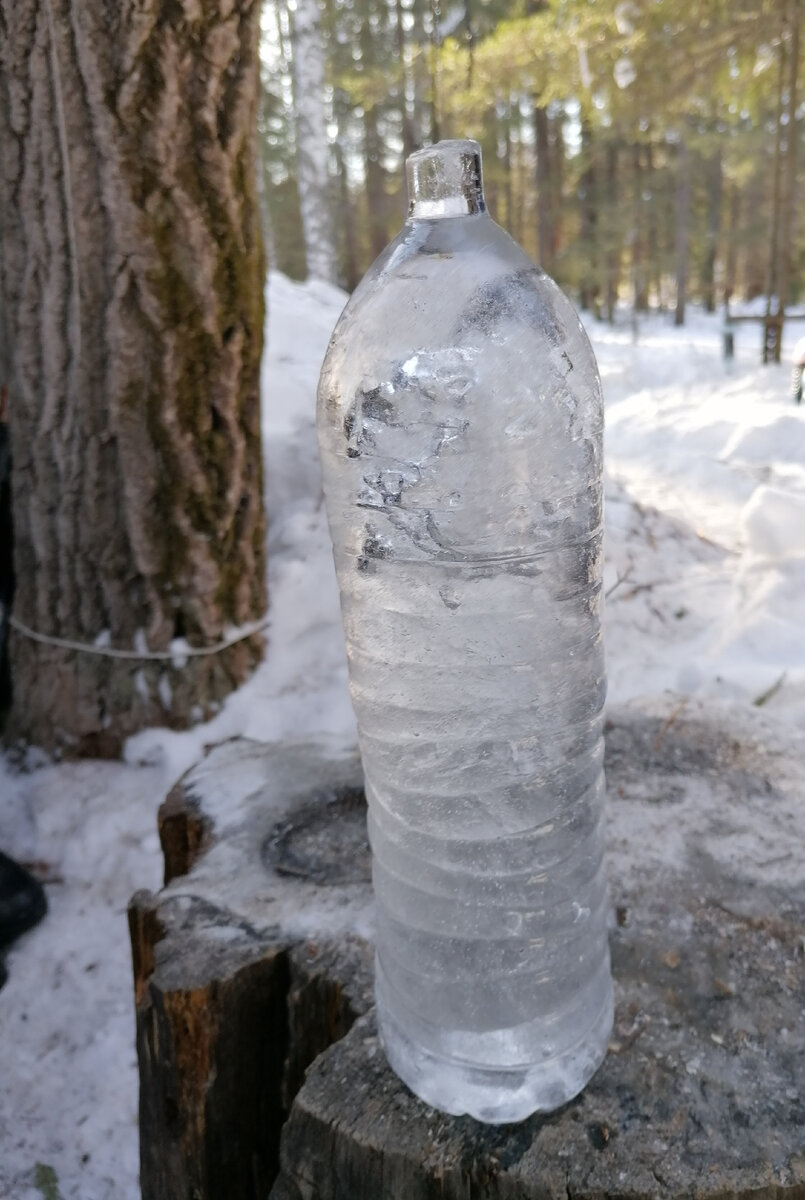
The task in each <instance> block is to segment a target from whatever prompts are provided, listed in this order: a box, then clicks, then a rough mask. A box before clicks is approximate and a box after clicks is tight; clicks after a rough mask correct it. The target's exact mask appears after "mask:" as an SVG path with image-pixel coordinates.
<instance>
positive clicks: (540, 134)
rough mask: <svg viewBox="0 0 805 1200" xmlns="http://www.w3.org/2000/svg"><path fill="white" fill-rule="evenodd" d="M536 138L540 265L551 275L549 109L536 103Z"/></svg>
mask: <svg viewBox="0 0 805 1200" xmlns="http://www.w3.org/2000/svg"><path fill="white" fill-rule="evenodd" d="M534 139H535V143H536V148H537V247H538V255H539V265H540V266H541V267H542V269H543V271H547V272H548V274H549V275H550V273H551V270H552V268H553V229H552V208H553V205H552V203H551V154H550V131H549V127H548V110H547V108H543V107H542V106H541V105H539V104H535V105H534Z"/></svg>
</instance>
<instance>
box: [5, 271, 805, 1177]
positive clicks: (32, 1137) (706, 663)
mask: <svg viewBox="0 0 805 1200" xmlns="http://www.w3.org/2000/svg"><path fill="white" fill-rule="evenodd" d="M343 300H344V297H343V295H342V294H341V293H340V292H338V291H336V290H335V289H333V288H330V287H327V286H325V285H322V284H310V285H305V286H302V285H298V284H294V283H291V282H290V281H288V280H287V279H284V278H283V277H281V276H277V275H275V276H272V278H271V281H270V293H269V312H270V329H269V351H268V354H267V357H266V362H265V366H264V394H265V398H266V400H265V406H264V407H265V415H264V431H265V444H266V457H267V466H268V473H267V478H268V506H269V512H270V513H271V518H272V519H271V525H270V530H269V550H270V578H269V586H270V591H271V604H272V619H271V626H270V629H269V648H268V655H267V660H266V662H265V663H264V664H263V666H262V667H261V668H260V670H259V671H258V672H257V673H256V674H255V676H254V677H253V678H252V680H251V681H250V682H249V683H248V684H247V685H246V686H244V687H243V688H242V689H241V690H240V691H239V692H238V693H237V694H236V695H234V696H232V697H231V698H230V700H229V701H228V702H227V704H226V705H225V706H224V708H223V710H222V712H221V713H220V714H219V716H218V717H217V718H216V719H215V720H214V721H213V722H211V723H210V724H208V725H205V726H203V727H200V728H198V729H196V730H193V731H191V732H189V733H184V734H181V733H170V732H168V731H165V730H151V731H148V732H146V733H143V734H141V735H139V736H138V737H135V738H133V739H132V740H131V741H130V742H129V744H128V747H127V762H126V763H125V764H110V763H96V762H83V763H75V764H65V765H49V764H39V765H36V763H35V762H32V763H30V764H29V767H30V768H32V769H29V770H28V771H26V773H23V774H18V773H15V772H14V770H12V767H11V765H10V764H9V763H8V761H7V760H4V759H3V758H2V757H0V797H1V798H2V804H0V846H3V847H4V848H5V849H6V850H7V851H8V852H10V853H12V854H15V855H16V856H17V857H20V858H23V859H25V860H28V861H36V862H37V863H38V864H39V869H40V870H41V872H42V873H43V874H44V876H45V878H46V879H47V880H49V886H48V895H49V899H50V906H51V911H50V915H49V916H48V918H47V920H46V921H45V922H44V923H43V924H42V925H41V926H40V927H39V928H38V929H36V930H35V931H33V932H32V933H31V934H29V935H28V936H27V937H26V938H24V939H23V940H22V941H21V942H20V943H18V944H17V946H16V947H15V948H14V949H13V950H12V952H11V953H10V954H9V956H8V963H9V971H10V978H9V982H8V984H7V985H6V987H5V988H4V989H3V991H2V992H0V1081H2V1085H1V1086H0V1197H4V1198H5V1197H9V1198H13V1200H40V1198H41V1197H42V1196H46V1197H50V1198H51V1200H52V1198H54V1197H56V1196H59V1197H61V1198H62V1200H73V1198H75V1200H136V1197H137V1196H138V1195H139V1192H138V1187H137V1129H136V1106H137V1075H136V1061H135V1052H134V1044H133V1026H134V1020H133V1002H132V994H131V991H132V989H131V967H130V960H129V950H128V937H127V929H126V919H125V910H126V904H127V901H128V899H129V897H130V895H131V893H132V892H133V891H135V890H136V889H137V888H139V887H150V888H157V887H158V886H159V882H160V876H161V861H160V855H159V846H158V841H157V837H156V833H155V816H156V808H157V805H158V803H159V801H160V799H161V798H162V796H163V795H164V794H165V792H166V791H167V789H168V787H169V786H170V784H171V783H172V782H173V781H174V780H175V779H176V777H177V776H178V775H179V774H180V773H181V772H182V771H183V770H184V769H185V768H186V767H188V766H189V765H190V764H191V763H192V762H193V761H194V760H195V759H196V758H197V757H198V756H199V754H200V753H201V748H202V746H203V744H205V743H209V742H213V741H217V740H220V739H222V738H227V737H231V736H233V735H235V734H246V735H248V736H250V737H256V738H264V739H275V738H282V737H284V736H286V735H290V734H294V735H300V734H306V733H311V734H323V733H326V734H327V735H329V736H330V737H334V738H337V739H342V740H344V741H350V740H351V739H352V738H353V736H354V726H353V718H352V714H351V710H350V707H349V702H348V699H347V691H346V665H345V660H344V653H343V648H342V643H341V632H340V625H339V618H338V601H337V592H336V586H335V580H334V574H333V569H332V565H331V560H330V551H329V543H328V538H327V533H326V528H325V522H324V513H323V509H322V505H321V496H320V491H319V483H318V473H317V465H316V452H315V442H314V436H313V422H314V390H315V381H316V378H317V375H318V368H319V365H320V362H321V359H322V356H323V353H324V350H325V347H326V344H327V339H328V337H329V334H330V331H331V329H332V326H333V324H334V322H335V319H336V317H337V315H338V312H339V310H340V307H341V305H342V303H343ZM590 332H591V335H592V338H593V341H594V345H595V348H596V352H597V354H598V358H599V362H600V366H601V371H602V375H603V378H604V387H605V392H606V396H607V405H608V430H607V466H608V483H607V524H608V534H607V547H606V548H607V566H606V587H607V591H608V593H609V599H608V605H607V638H608V641H607V644H608V659H609V672H610V696H611V698H612V699H613V700H624V699H627V698H629V697H634V696H640V695H646V696H651V697H656V696H657V695H659V694H660V693H663V692H665V691H672V692H674V693H677V694H678V695H679V701H678V703H679V704H684V703H685V700H686V697H692V696H696V697H698V698H700V699H701V698H704V699H705V700H708V699H710V698H712V699H718V700H720V701H724V702H727V703H731V704H734V705H737V706H740V707H747V706H750V705H752V704H753V703H762V704H763V705H764V707H765V711H766V712H768V713H769V714H773V715H774V716H776V717H777V718H779V720H781V721H793V722H797V723H800V722H802V720H803V718H805V635H804V634H803V628H802V626H803V618H805V602H803V600H802V597H803V595H805V407H803V408H801V409H797V408H795V407H794V406H793V405H792V404H791V402H790V401H789V399H788V369H787V367H766V368H762V367H760V366H759V365H757V364H758V359H759V342H760V332H759V327H755V326H754V325H752V326H750V325H748V324H747V325H742V326H741V327H740V328H739V332H738V337H737V353H736V358H735V360H734V362H732V363H724V361H723V360H722V358H721V354H720V319H719V318H717V317H706V316H704V315H697V314H693V315H692V316H691V319H690V321H689V324H688V325H687V327H686V328H684V329H681V330H675V329H673V328H672V327H671V326H670V324H669V323H668V320H667V318H660V317H652V318H650V319H649V318H647V319H645V320H643V321H641V324H640V331H639V339H638V341H637V343H636V344H634V343H633V340H632V333H631V330H630V328H629V325H628V321H626V320H624V324H623V327H622V328H621V327H619V326H618V325H616V326H615V327H614V328H613V329H610V328H605V327H599V326H595V325H592V326H591V327H590ZM801 332H802V329H801V327H800V326H799V325H795V326H793V327H792V329H791V333H790V337H789V343H788V344H789V345H791V344H793V341H794V340H796V338H797V337H798V336H799V334H800V333H801ZM54 1189H55V1190H54Z"/></svg>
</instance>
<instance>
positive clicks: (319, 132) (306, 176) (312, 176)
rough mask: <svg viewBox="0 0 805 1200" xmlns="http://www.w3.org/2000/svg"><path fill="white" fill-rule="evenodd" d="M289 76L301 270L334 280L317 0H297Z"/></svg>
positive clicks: (320, 37)
mask: <svg viewBox="0 0 805 1200" xmlns="http://www.w3.org/2000/svg"><path fill="white" fill-rule="evenodd" d="M293 76H294V109H295V114H296V147H297V156H298V164H299V165H298V177H299V202H300V206H301V209H302V227H303V229H304V232H305V253H306V256H307V273H308V276H309V277H312V278H313V279H326V280H328V281H329V282H330V283H336V282H337V279H338V265H337V262H336V253H335V235H334V231H333V218H332V212H331V207H330V178H329V171H328V168H327V162H328V157H329V150H328V145H327V117H326V113H325V110H324V46H323V44H322V35H321V13H320V10H319V0H297V5H296V12H295V14H294V23H293Z"/></svg>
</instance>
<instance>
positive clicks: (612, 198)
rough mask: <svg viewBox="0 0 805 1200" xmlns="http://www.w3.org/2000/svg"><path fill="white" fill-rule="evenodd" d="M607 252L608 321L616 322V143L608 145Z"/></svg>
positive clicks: (618, 242)
mask: <svg viewBox="0 0 805 1200" xmlns="http://www.w3.org/2000/svg"><path fill="white" fill-rule="evenodd" d="M606 186H607V251H606V275H607V277H606V306H607V321H608V322H609V324H610V325H612V324H613V322H614V320H615V305H616V304H617V302H618V284H619V283H620V269H621V227H620V219H619V214H618V211H617V204H618V147H617V144H616V143H615V142H609V143H608V144H607V183H606Z"/></svg>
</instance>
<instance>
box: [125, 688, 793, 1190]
mask: <svg viewBox="0 0 805 1200" xmlns="http://www.w3.org/2000/svg"><path fill="white" fill-rule="evenodd" d="M804 762H805V739H803V738H802V737H801V736H800V735H798V734H795V733H791V731H790V730H783V729H782V728H780V727H778V726H776V725H775V724H774V722H772V721H769V720H768V719H767V718H764V716H763V715H762V714H760V713H754V712H750V713H747V714H743V715H738V714H736V711H735V710H734V709H723V710H715V711H713V710H711V709H705V708H703V707H701V706H697V705H695V704H693V703H692V702H691V703H688V704H687V705H684V704H683V703H681V702H674V701H672V700H668V701H666V702H663V703H661V704H659V703H658V704H655V705H653V706H652V705H648V704H646V705H631V706H629V707H626V708H620V709H615V710H613V711H611V712H610V717H609V722H608V731H607V758H606V763H607V775H608V796H609V799H608V806H609V807H608V842H609V875H610V881H611V893H612V902H613V922H612V931H611V943H612V955H613V972H614V975H615V983H616V1001H617V1010H616V1023H615V1029H614V1032H613V1035H612V1041H611V1045H610V1052H609V1055H608V1057H607V1059H606V1062H605V1064H604V1066H603V1067H602V1068H601V1070H600V1071H599V1072H598V1074H597V1075H596V1076H595V1077H594V1079H593V1080H592V1081H591V1083H590V1084H589V1085H588V1087H587V1089H586V1090H585V1091H584V1093H583V1094H582V1096H581V1097H579V1098H578V1099H576V1100H575V1101H573V1102H571V1103H570V1104H568V1105H566V1106H565V1108H563V1109H562V1110H560V1111H559V1112H557V1113H554V1114H551V1115H550V1116H547V1117H545V1116H535V1117H533V1118H531V1119H530V1120H528V1121H526V1122H523V1123H521V1124H519V1125H512V1126H503V1127H488V1126H482V1125H480V1124H479V1123H477V1122H475V1121H473V1120H471V1119H470V1118H467V1117H464V1118H458V1119H457V1118H451V1117H446V1116H444V1115H442V1114H439V1113H437V1112H435V1111H434V1110H433V1109H430V1108H429V1107H428V1106H427V1105H425V1104H423V1103H421V1102H420V1101H419V1100H417V1099H415V1098H414V1097H413V1096H412V1095H411V1094H410V1092H408V1090H407V1089H406V1088H405V1087H404V1085H403V1084H401V1083H400V1082H399V1081H398V1080H397V1078H396V1077H395V1076H394V1075H393V1074H392V1072H391V1071H390V1070H389V1068H388V1066H387V1064H386V1062H385V1058H384V1055H383V1051H382V1048H381V1047H380V1045H379V1043H378V1041H377V1037H376V1032H375V1027H374V1018H373V1013H372V1011H371V1007H370V1005H371V983H370V976H371V971H370V966H371V951H370V945H369V943H370V941H371V930H372V924H371V897H370V888H369V882H368V850H367V846H366V838H365V830H364V823H363V811H362V796H361V792H360V772H359V768H358V764H357V762H356V761H355V760H351V759H349V758H345V757H343V756H339V755H337V754H334V753H328V752H327V751H326V750H322V748H321V747H319V748H318V749H315V748H313V747H310V746H295V747H294V746H291V747H288V746H285V747H276V746H274V747H271V746H260V745H257V744H254V743H244V742H242V741H238V742H232V743H228V744H225V745H223V746H221V747H217V748H215V749H214V750H213V751H212V752H211V754H210V755H209V756H208V757H207V758H206V759H205V760H204V762H203V763H201V764H200V765H199V766H198V767H196V768H194V769H193V771H191V772H190V773H189V774H188V776H186V777H185V778H184V780H183V781H181V783H180V784H179V785H178V787H177V789H176V790H175V791H174V793H173V795H172V797H171V798H170V801H169V803H168V804H166V805H165V806H163V822H162V832H163V843H164V844H165V845H166V847H170V846H172V847H173V849H172V850H171V852H170V853H168V854H166V859H169V860H170V863H171V865H169V873H170V874H172V875H174V876H175V877H174V878H173V879H172V881H171V882H170V883H169V884H168V885H167V886H166V888H165V890H164V891H163V892H161V893H160V894H159V896H157V897H151V896H149V895H147V894H144V893H140V894H138V896H136V897H135V899H134V901H133V902H132V909H131V919H132V933H133V943H134V947H135V976H136V982H137V1011H138V1044H139V1053H140V1069H141V1086H142V1094H141V1116H142V1125H141V1137H142V1162H143V1176H142V1183H143V1196H144V1200H162V1198H163V1197H168V1196H179V1195H181V1196H184V1195H188V1196H189V1195H195V1196H201V1197H209V1198H210V1200H213V1198H217V1197H219V1196H220V1197H223V1196H226V1197H227V1198H229V1197H232V1198H233V1200H234V1198H238V1197H244V1198H245V1197H258V1196H259V1197H263V1196H265V1195H266V1193H267V1191H268V1188H269V1186H270V1182H271V1180H272V1179H273V1178H274V1175H275V1172H276V1169H277V1162H276V1156H277V1146H278V1143H279V1140H280V1133H281V1138H282V1149H281V1169H280V1174H279V1177H278V1178H277V1179H276V1181H275V1182H274V1185H273V1190H271V1196H272V1200H419V1198H423V1200H424V1198H425V1197H428V1198H430V1197H437V1196H438V1197H440V1198H443V1200H451V1198H453V1197H455V1200H459V1198H461V1200H467V1198H468V1197H471V1198H475V1197H485V1198H487V1197H488V1198H489V1200H496V1198H498V1197H500V1198H501V1200H503V1198H509V1197H511V1198H512V1200H514V1198H516V1200H549V1198H550V1200H553V1198H554V1197H556V1198H557V1200H558V1198H560V1197H561V1200H566V1198H568V1197H573V1198H574V1200H581V1198H587V1200H608V1198H612V1200H615V1198H616V1197H617V1198H618V1200H627V1198H628V1200H638V1198H643V1197H646V1198H647V1197H657V1198H660V1197H661V1198H663V1200H665V1198H668V1200H676V1198H679V1200H681V1198H682V1197H685V1198H688V1197H693V1196H696V1197H701V1198H702V1200H704V1198H707V1200H715V1198H716V1197H718V1198H719V1200H722V1198H723V1200H727V1197H740V1198H744V1197H746V1198H747V1200H749V1197H752V1200H766V1198H769V1200H770V1198H772V1197H774V1198H781V1197H785V1198H786V1200H797V1198H799V1200H803V1198H805V1030H803V1020H802V1014H803V1011H805V941H803V938H804V937H805V856H803V853H802V849H803V844H805V788H803V763H804ZM183 822H184V825H183ZM168 830H171V831H172V832H171V833H170V834H168V832H167V831H168ZM183 845H185V846H186V847H187V849H186V851H183V850H182V849H181V847H182V846H183ZM177 847H178V849H177ZM182 854H184V855H185V861H182ZM171 855H172V856H173V857H171ZM192 860H194V861H192ZM179 869H181V870H183V871H189V873H185V874H177V873H176V872H177V870H179ZM357 1018H360V1019H359V1020H357V1022H356V1019H357ZM350 1027H352V1028H351V1030H350ZM348 1030H350V1031H349V1032H347V1031H348ZM345 1034H346V1036H344V1035H345ZM333 1043H335V1044H333ZM328 1046H331V1048H330V1049H327V1047H328ZM311 1064H312V1065H311ZM305 1068H309V1070H308V1074H307V1078H306V1080H305V1082H304V1083H303V1082H302V1081H303V1077H304V1071H305ZM283 1123H284V1127H282V1126H283ZM281 1127H282V1128H281ZM224 1180H225V1181H226V1182H223V1181H224Z"/></svg>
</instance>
